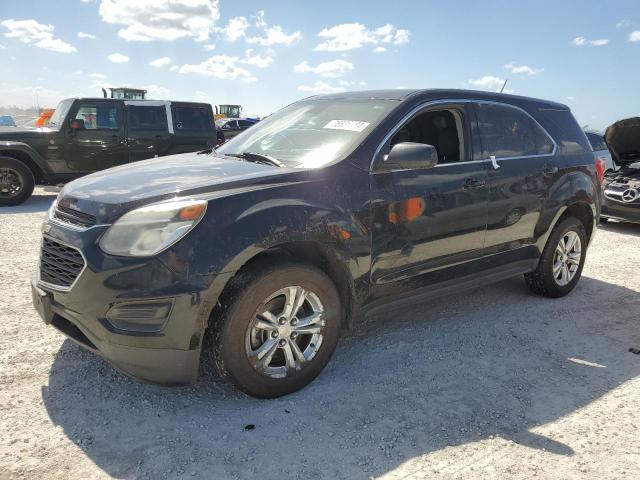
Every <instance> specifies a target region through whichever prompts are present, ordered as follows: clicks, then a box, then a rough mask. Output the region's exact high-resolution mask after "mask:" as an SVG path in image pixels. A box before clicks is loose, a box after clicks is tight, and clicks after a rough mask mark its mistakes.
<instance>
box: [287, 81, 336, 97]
mask: <svg viewBox="0 0 640 480" xmlns="http://www.w3.org/2000/svg"><path fill="white" fill-rule="evenodd" d="M298 91H299V92H306V93H313V94H314V95H324V94H327V93H338V92H344V87H334V86H332V85H329V84H328V83H326V82H323V81H322V80H318V81H317V82H315V83H314V84H313V85H300V86H299V87H298Z"/></svg>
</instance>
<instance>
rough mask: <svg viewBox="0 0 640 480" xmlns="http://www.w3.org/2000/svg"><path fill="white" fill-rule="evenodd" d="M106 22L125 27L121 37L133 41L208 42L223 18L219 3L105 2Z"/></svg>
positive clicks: (215, 0)
mask: <svg viewBox="0 0 640 480" xmlns="http://www.w3.org/2000/svg"><path fill="white" fill-rule="evenodd" d="M98 12H99V13H100V17H101V18H102V21H104V22H106V23H113V24H117V25H125V28H122V29H120V30H119V31H118V36H120V37H121V38H124V39H125V40H127V41H130V42H149V41H152V40H166V41H173V40H176V39H178V38H185V37H190V38H194V39H195V40H197V41H205V40H207V39H208V38H209V35H210V34H211V32H212V31H213V28H214V26H215V24H216V22H217V21H218V20H219V19H220V9H219V7H218V0H186V1H180V2H177V1H173V0H135V1H131V0H101V3H100V8H99V10H98Z"/></svg>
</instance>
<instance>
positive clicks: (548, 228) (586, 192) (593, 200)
mask: <svg viewBox="0 0 640 480" xmlns="http://www.w3.org/2000/svg"><path fill="white" fill-rule="evenodd" d="M578 204H580V205H584V206H586V207H588V208H589V209H590V210H591V214H592V215H593V223H592V228H591V231H589V232H587V233H588V234H589V239H591V238H593V233H594V231H595V228H596V224H597V219H598V217H599V212H600V194H599V189H598V187H597V185H596V184H595V183H594V181H593V179H592V177H590V176H589V175H588V174H587V173H585V172H576V171H574V172H571V173H568V174H566V175H564V176H562V177H561V178H560V179H559V180H558V181H557V182H556V183H555V184H554V185H553V186H552V187H551V189H550V191H549V196H548V197H547V200H546V201H545V204H544V207H543V211H542V214H541V216H540V221H539V222H538V225H537V227H536V230H537V232H536V233H538V235H536V237H537V240H536V242H535V244H536V246H537V247H538V250H539V251H540V253H542V250H544V247H545V245H546V244H547V240H548V239H549V236H550V235H551V232H552V231H553V229H554V228H555V226H556V224H557V223H558V221H559V220H560V218H561V217H562V215H563V214H564V213H565V212H566V211H567V210H568V209H570V208H572V207H574V206H576V205H578Z"/></svg>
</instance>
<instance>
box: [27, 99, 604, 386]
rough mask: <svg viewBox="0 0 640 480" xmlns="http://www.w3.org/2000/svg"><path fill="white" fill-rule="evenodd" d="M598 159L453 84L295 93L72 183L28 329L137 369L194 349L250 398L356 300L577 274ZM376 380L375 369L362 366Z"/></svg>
mask: <svg viewBox="0 0 640 480" xmlns="http://www.w3.org/2000/svg"><path fill="white" fill-rule="evenodd" d="M603 173H604V164H603V162H602V161H601V160H600V159H596V157H595V155H594V153H593V151H592V149H591V146H590V145H589V142H588V141H587V138H586V137H585V134H584V132H583V131H582V130H581V129H580V127H579V125H578V124H577V122H576V121H575V119H574V118H573V115H572V114H571V112H570V111H569V108H567V107H566V106H564V105H560V104H557V103H552V102H547V101H542V100H535V99H531V98H525V97H517V96H510V95H500V94H491V93H483V92H472V91H459V90H420V91H398V90H392V91H373V92H358V93H342V94H335V95H328V96H321V97H313V98H309V99H306V100H302V101H300V102H297V103H294V104H292V105H290V106H288V107H286V108H284V109H282V110H280V111H279V112H277V113H275V114H273V115H271V116H269V117H268V118H266V119H265V120H263V121H261V122H260V123H258V124H256V125H255V126H253V127H251V128H250V129H248V130H247V131H245V132H243V133H241V134H239V135H238V136H237V137H235V138H233V139H232V140H230V141H229V142H228V143H226V144H225V145H223V146H222V147H220V148H219V149H217V150H211V151H209V152H206V153H205V152H201V153H199V154H196V153H191V154H184V155H177V156H172V157H168V158H163V159H155V160H148V161H146V162H139V163H137V164H134V165H130V166H126V167H118V168H114V169H111V170H109V171H107V172H101V173H96V174H94V175H90V176H88V177H85V178H82V179H79V180H76V181H74V182H72V183H70V184H68V185H67V186H65V188H64V189H63V190H62V192H61V193H60V195H59V197H58V200H57V202H56V203H55V204H54V205H53V206H52V207H51V210H50V212H49V216H48V219H47V220H46V221H45V224H44V228H43V231H44V238H43V244H42V252H41V257H40V266H39V271H38V278H37V279H36V280H35V281H34V284H33V302H34V305H35V308H36V309H37V310H38V312H39V313H40V315H41V316H42V318H43V319H44V321H45V322H46V323H48V324H51V325H52V326H54V327H55V328H57V329H59V330H60V331H62V332H63V333H65V334H66V335H68V336H69V337H70V338H72V339H73V340H74V341H76V342H77V343H78V344H80V345H82V346H83V347H85V348H88V349H89V350H91V351H93V352H95V353H97V354H100V355H102V356H104V357H105V358H106V359H108V360H109V361H111V362H113V363H114V364H115V365H116V366H118V367H119V368H120V369H121V370H123V371H125V372H127V373H129V374H131V375H134V376H137V377H141V378H143V379H146V380H150V381H154V382H161V383H184V382H192V381H195V380H196V379H197V377H198V368H199V364H200V354H201V352H202V351H203V349H206V350H210V351H211V352H212V353H213V358H214V359H215V361H214V362H211V364H212V365H215V367H216V368H217V369H218V371H219V372H220V373H221V375H222V376H223V377H226V378H229V379H231V380H232V381H233V382H234V383H235V384H236V385H237V386H238V387H239V388H241V389H242V390H244V391H245V392H248V393H250V394H252V395H256V396H260V397H274V396H278V395H283V394H286V393H289V392H292V391H294V390H296V389H299V388H301V387H303V386H304V385H306V384H307V383H308V382H310V381H311V380H312V379H313V378H315V377H316V375H318V374H319V373H320V371H321V370H322V369H323V368H324V366H325V365H326V363H327V362H328V361H329V358H330V357H331V355H332V353H333V351H334V349H335V347H336V344H337V341H338V337H339V336H340V330H341V328H343V327H344V326H345V325H350V324H352V323H353V322H354V321H356V320H357V319H358V318H359V315H360V314H362V313H363V312H365V311H367V310H373V309H383V308H385V309H391V312H393V313H394V315H395V314H397V313H398V312H399V311H400V310H399V309H400V307H402V306H403V305H406V304H407V303H408V302H411V301H415V300H425V299H429V298H431V297H433V296H435V295H442V294H447V293H460V292H461V291H462V290H464V289H466V288H470V287H475V286H479V285H486V284H488V283H491V282H496V281H499V280H503V279H506V278H510V277H513V276H516V275H524V276H525V279H526V282H527V284H528V285H529V287H530V288H531V289H532V290H533V291H534V292H536V293H538V294H540V295H544V296H547V297H561V296H563V295H566V294H568V293H569V292H570V291H571V290H572V289H573V288H574V287H575V286H576V284H577V282H578V280H579V278H580V275H581V272H582V267H583V265H584V261H585V256H586V253H587V246H588V245H589V241H590V239H591V237H592V235H593V231H594V227H595V225H596V224H597V223H598V216H599V211H600V201H601V191H602V190H601V181H602V174H603ZM373 374H375V373H374V372H372V375H373Z"/></svg>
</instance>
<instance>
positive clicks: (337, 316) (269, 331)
mask: <svg viewBox="0 0 640 480" xmlns="http://www.w3.org/2000/svg"><path fill="white" fill-rule="evenodd" d="M234 285H235V287H231V291H230V293H229V294H228V295H225V299H224V300H223V301H222V302H221V303H222V309H221V315H220V318H219V319H218V321H217V322H216V324H214V328H213V342H212V343H213V344H212V348H213V358H214V362H215V366H216V369H217V371H218V373H219V375H220V376H221V377H222V378H224V379H226V380H229V381H231V382H232V383H233V384H235V385H236V386H237V387H238V388H239V389H240V390H242V391H243V392H245V393H247V394H249V395H251V396H254V397H259V398H275V397H280V396H282V395H286V394H288V393H292V392H295V391H296V390H299V389H301V388H303V387H304V386H305V385H307V384H308V383H309V382H311V381H312V380H313V379H314V378H315V377H316V376H318V374H319V373H320V372H321V371H322V369H323V368H324V367H325V366H326V364H327V363H328V361H329V359H330V358H331V355H332V354H333V352H334V350H335V348H336V345H337V342H338V338H339V337H340V329H341V324H342V319H343V313H342V305H341V302H340V296H339V295H338V292H337V290H336V287H335V286H334V284H333V282H332V281H331V280H330V279H329V277H328V276H327V275H325V274H324V273H323V272H322V271H320V270H318V269H317V268H315V267H312V266H308V265H301V264H293V263H285V264H282V262H280V263H279V264H268V266H266V267H263V268H260V269H253V270H252V271H250V272H245V273H240V274H239V277H238V278H236V279H235V280H234ZM299 288H302V289H303V290H302V292H306V295H305V296H300V295H298V294H299V293H300V290H297V289H299ZM283 291H284V292H285V293H282V292H283ZM278 292H280V294H278V295H276V296H275V297H274V298H272V296H273V295H274V294H277V293H278ZM287 295H288V296H287ZM296 297H298V298H304V302H303V303H301V307H300V308H299V309H296V308H295V307H293V308H291V309H290V314H288V315H287V314H286V303H287V298H291V299H295V298H296ZM270 298H271V300H269V299H270ZM294 310H295V311H294ZM320 311H322V313H320V314H318V312H320ZM260 312H264V313H263V315H266V314H269V315H270V316H269V317H263V316H262V315H259V314H260ZM297 317H300V320H298V318H297ZM284 318H286V321H285V320H283V319H284ZM312 318H317V319H320V320H317V321H316V322H314V323H312V324H309V325H306V323H307V322H309V321H310V320H309V319H312ZM293 322H295V326H293V325H294V323H293ZM322 324H323V325H322ZM258 325H259V326H258ZM265 325H268V328H261V327H265ZM274 325H275V326H276V328H275V329H274ZM298 328H299V329H300V330H299V332H300V333H298V330H296V329H298ZM304 329H311V330H314V331H315V330H318V331H317V332H315V333H302V332H304V331H306V330H304ZM275 342H277V346H273V345H274V344H275ZM281 342H284V345H285V346H282V345H281ZM291 342H295V344H296V345H298V348H297V351H295V349H294V346H293V343H291ZM261 349H262V350H261ZM261 351H267V352H273V353H272V354H271V355H272V356H269V353H267V354H265V355H264V356H263V357H262V360H259V358H258V354H259V353H260V352H261ZM297 353H301V354H302V355H303V357H304V358H305V360H303V359H302V358H301V357H299V356H298V355H297ZM307 358H308V360H307ZM292 366H295V368H292Z"/></svg>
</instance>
